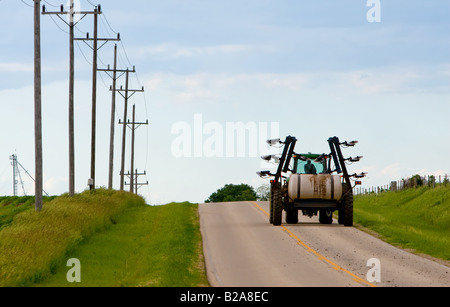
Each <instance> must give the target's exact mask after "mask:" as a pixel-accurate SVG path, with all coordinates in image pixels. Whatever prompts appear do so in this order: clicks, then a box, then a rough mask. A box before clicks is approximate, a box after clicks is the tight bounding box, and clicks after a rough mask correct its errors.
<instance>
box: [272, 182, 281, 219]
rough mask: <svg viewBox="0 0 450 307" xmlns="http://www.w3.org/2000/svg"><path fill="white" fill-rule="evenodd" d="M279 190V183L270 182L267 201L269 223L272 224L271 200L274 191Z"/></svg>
mask: <svg viewBox="0 0 450 307" xmlns="http://www.w3.org/2000/svg"><path fill="white" fill-rule="evenodd" d="M277 189H278V190H280V189H281V184H280V183H279V182H271V183H270V199H269V205H270V206H269V223H270V224H273V199H274V194H275V190H277Z"/></svg>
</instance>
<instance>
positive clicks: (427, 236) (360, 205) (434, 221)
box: [354, 186, 450, 261]
mask: <svg viewBox="0 0 450 307" xmlns="http://www.w3.org/2000/svg"><path fill="white" fill-rule="evenodd" d="M354 221H355V223H357V224H360V225H362V226H364V227H366V228H368V229H370V230H373V231H375V232H376V233H378V234H379V235H380V236H381V238H382V239H383V240H385V241H387V242H388V243H390V244H393V245H397V246H400V247H402V248H406V249H410V250H413V251H415V252H418V253H423V254H427V255H430V256H433V257H436V258H439V259H443V260H446V261H448V260H450V187H445V186H440V187H437V188H434V189H432V188H428V187H421V188H417V189H408V190H404V191H398V192H385V193H381V194H379V195H376V194H368V195H361V196H355V206H354Z"/></svg>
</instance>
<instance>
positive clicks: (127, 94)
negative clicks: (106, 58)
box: [115, 67, 144, 191]
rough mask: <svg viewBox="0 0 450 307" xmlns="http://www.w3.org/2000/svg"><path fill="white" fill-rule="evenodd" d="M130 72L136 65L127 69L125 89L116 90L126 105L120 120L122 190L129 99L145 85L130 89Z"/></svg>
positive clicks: (134, 70)
mask: <svg viewBox="0 0 450 307" xmlns="http://www.w3.org/2000/svg"><path fill="white" fill-rule="evenodd" d="M130 72H136V69H135V67H133V70H126V71H125V75H126V80H125V89H123V88H122V87H120V89H116V90H115V91H117V92H119V93H120V95H122V97H123V98H124V100H125V105H124V110H123V118H124V120H123V122H121V121H119V123H120V124H124V126H123V130H122V161H121V165H120V190H121V191H123V189H124V182H125V181H124V179H125V178H124V176H125V173H124V170H125V143H126V132H127V131H126V129H127V127H126V122H127V116H128V115H127V114H128V99H130V98H131V96H133V95H134V94H135V93H137V92H143V91H144V87H142V89H139V90H130V89H129V88H128V84H129V78H130V74H129V73H130ZM122 92H124V94H122Z"/></svg>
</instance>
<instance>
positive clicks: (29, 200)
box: [0, 196, 55, 230]
mask: <svg viewBox="0 0 450 307" xmlns="http://www.w3.org/2000/svg"><path fill="white" fill-rule="evenodd" d="M54 198H55V196H44V197H43V201H44V203H47V202H49V201H51V200H53V199H54ZM29 209H34V196H2V197H0V230H1V229H2V228H3V227H5V226H7V225H9V224H10V223H11V222H12V221H13V219H14V217H15V216H16V215H17V214H19V213H20V212H23V211H26V210H29Z"/></svg>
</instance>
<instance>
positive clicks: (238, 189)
mask: <svg viewBox="0 0 450 307" xmlns="http://www.w3.org/2000/svg"><path fill="white" fill-rule="evenodd" d="M246 200H256V192H255V190H254V189H253V187H251V186H249V185H248V184H244V183H242V184H239V185H235V184H226V185H225V186H224V187H223V188H220V189H219V190H217V191H216V192H214V193H212V194H211V195H210V196H209V198H208V199H207V200H205V203H221V202H229V201H246Z"/></svg>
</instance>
